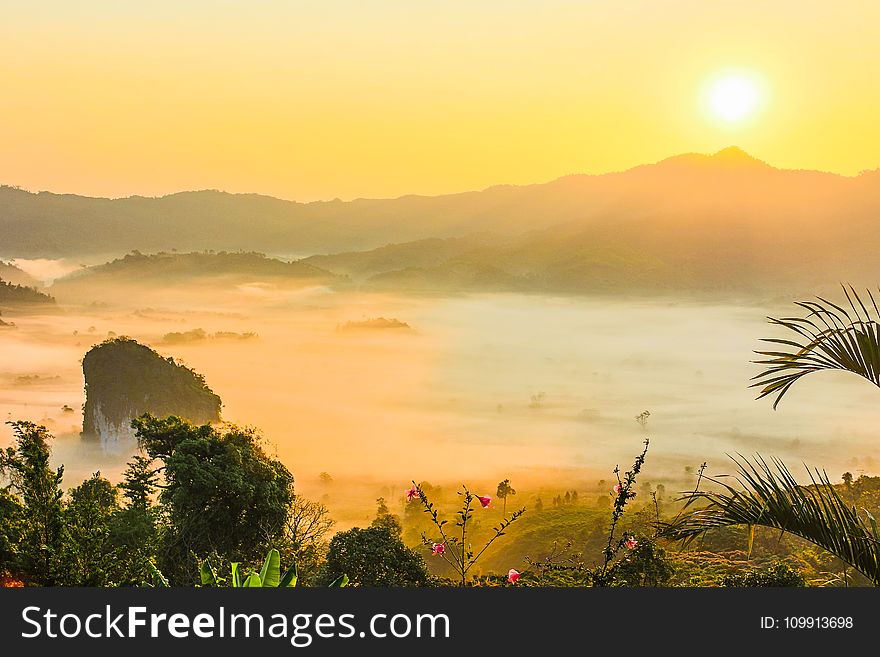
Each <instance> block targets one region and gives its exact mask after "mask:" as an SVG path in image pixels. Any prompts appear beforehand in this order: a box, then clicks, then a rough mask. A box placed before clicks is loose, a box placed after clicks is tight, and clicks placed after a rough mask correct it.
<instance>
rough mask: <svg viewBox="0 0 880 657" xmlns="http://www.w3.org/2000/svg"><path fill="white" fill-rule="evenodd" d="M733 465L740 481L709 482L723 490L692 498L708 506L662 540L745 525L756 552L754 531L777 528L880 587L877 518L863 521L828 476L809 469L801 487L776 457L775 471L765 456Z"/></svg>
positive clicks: (678, 522)
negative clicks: (849, 567)
mask: <svg viewBox="0 0 880 657" xmlns="http://www.w3.org/2000/svg"><path fill="white" fill-rule="evenodd" d="M734 463H735V465H736V471H737V474H736V475H734V476H733V480H734V482H735V483H734V484H729V483H727V482H726V481H724V480H722V479H720V478H715V479H710V481H712V482H714V483H715V484H717V485H718V486H720V487H721V492H702V491H695V492H693V493H691V494H689V495H688V498H687V499H688V504H689V505H690V504H697V503H706V506H705V507H704V508H700V509H697V510H695V511H691V512H689V513H685V514H683V515H681V516H680V517H678V518H676V519H674V520H673V521H672V522H670V523H667V524H666V525H665V526H664V528H663V530H662V532H661V533H662V535H663V536H666V537H668V538H672V539H674V540H681V541H684V542H685V543H688V542H692V541H693V540H694V539H695V538H697V537H699V536H702V535H704V534H705V533H706V532H708V531H709V530H713V529H717V528H720V527H729V526H732V525H746V526H748V527H749V528H750V531H749V546H750V548H751V544H752V542H753V538H754V529H753V528H754V527H756V526H764V527H772V528H774V529H778V530H780V531H782V532H783V533H786V532H787V533H791V534H795V535H796V536H800V537H801V538H804V539H806V540H807V541H809V542H811V543H814V544H815V545H817V546H819V547H821V548H823V549H825V550H827V551H828V552H830V553H832V554H834V555H835V556H837V557H838V558H839V559H841V560H842V561H843V562H844V563H847V564H849V565H850V566H852V567H853V568H855V569H856V570H858V571H859V572H861V573H862V574H864V575H865V577H867V578H868V579H870V580H871V581H872V582H874V584H875V585H880V536H878V533H877V526H876V522H875V521H874V517H873V515H872V514H871V513H870V512H868V511H867V510H864V513H865V517H864V518H863V517H862V516H861V515H860V514H859V513H858V511H857V510H856V508H855V507H853V506H850V505H848V504H847V503H846V502H845V501H844V499H843V498H842V497H841V495H840V493H839V492H838V491H837V489H836V488H835V487H834V486H833V485H832V484H831V482H830V481H829V480H828V478H827V476H826V475H825V474H824V473H821V472H819V471H818V470H816V471H810V470H808V471H807V472H808V475H809V477H810V482H811V484H810V485H809V486H801V485H800V484H798V483H797V481H796V480H795V479H794V477H793V476H792V475H791V473H790V472H789V470H788V468H786V466H785V464H784V463H782V462H781V461H779V460H777V459H774V460H773V466H772V467H771V466H770V465H768V464H767V462H765V461H764V460H763V459H761V458H760V457H758V458H756V459H755V461H750V460H748V459H744V458H741V459H734Z"/></svg>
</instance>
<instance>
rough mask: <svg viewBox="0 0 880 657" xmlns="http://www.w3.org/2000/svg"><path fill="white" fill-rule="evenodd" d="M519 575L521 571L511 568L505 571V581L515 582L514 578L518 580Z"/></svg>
mask: <svg viewBox="0 0 880 657" xmlns="http://www.w3.org/2000/svg"><path fill="white" fill-rule="evenodd" d="M520 577H522V573H521V572H519V571H518V570H515V569H513V568H511V569H510V570H508V571H507V581H508V582H510V583H511V584H516V580H518V579H519V578H520Z"/></svg>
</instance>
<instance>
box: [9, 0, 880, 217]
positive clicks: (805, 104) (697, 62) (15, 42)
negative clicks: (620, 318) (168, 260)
mask: <svg viewBox="0 0 880 657" xmlns="http://www.w3.org/2000/svg"><path fill="white" fill-rule="evenodd" d="M3 5H4V7H3V11H2V21H0V79H2V80H3V91H2V99H0V145H2V147H0V182H2V183H6V184H13V185H20V186H22V187H25V188H27V189H32V190H41V189H49V190H53V191H64V192H77V193H82V194H89V195H100V196H126V195H130V194H145V195H160V194H165V193H169V192H173V191H177V190H182V189H198V188H219V189H224V190H228V191H234V192H245V191H248V192H249V191H254V192H261V193H266V194H272V195H275V196H280V197H284V198H292V199H297V200H313V199H326V198H334V197H341V198H346V199H347V198H353V197H358V196H370V197H376V196H382V197H384V196H397V195H401V194H406V193H422V194H437V193H443V192H451V191H459V190H465V189H475V188H482V187H486V186H488V185H491V184H495V183H530V182H540V181H544V180H548V179H552V178H555V177H557V176H560V175H564V174H568V173H573V172H596V173H598V172H603V171H609V170H616V169H621V168H626V167H629V166H633V165H636V164H640V163H643V162H649V161H656V160H658V159H661V158H663V157H665V156H667V155H672V154H675V153H680V152H685V151H701V152H710V151H715V150H718V149H720V148H723V147H724V146H727V145H730V144H737V145H739V146H741V147H742V148H744V149H745V150H747V151H749V152H750V153H752V154H753V155H755V156H757V157H760V158H762V159H765V160H767V161H769V162H771V163H773V164H775V165H777V166H784V167H793V168H818V169H824V170H831V171H838V172H841V173H846V174H855V173H857V172H858V171H860V170H862V169H868V168H871V169H873V168H876V167H878V166H880V127H878V122H877V117H878V116H880V83H878V81H877V78H876V75H875V72H876V71H877V69H878V65H880V39H878V38H877V32H878V29H877V25H880V3H877V2H874V1H873V0H870V1H869V0H839V1H837V2H834V3H830V2H822V3H819V2H808V3H804V2H794V1H776V2H767V1H757V0H756V1H741V2H732V1H731V2H728V1H718V2H705V1H704V0H690V1H684V0H677V1H676V0H664V1H663V2H658V1H657V0H638V1H636V0H628V1H627V0H617V1H614V2H612V1H604V0H603V1H598V0H593V1H589V2H586V1H584V0H571V1H567V2H562V1H559V0H543V1H541V2H519V1H512V0H504V1H501V0H480V2H473V0H447V1H445V2H443V3H428V2H412V0H408V1H403V0H400V1H392V0H371V1H370V2H363V1H358V0H323V1H322V2H295V1H290V0H251V1H249V2H231V1H227V0H211V1H208V0H191V1H189V2H184V3H178V2H167V1H156V2H151V3H131V2H118V1H116V0H104V1H97V0H83V1H81V2H75V3H71V2H61V1H60V0H55V1H44V2H39V3H37V2H30V1H29V2H24V1H21V0H6V1H5V2H4V3H3ZM728 69H735V70H739V71H746V72H748V74H749V75H754V76H756V77H757V78H760V79H761V80H762V84H763V85H764V86H765V89H766V94H765V95H766V97H765V99H764V100H765V102H764V103H763V105H762V107H761V109H760V111H759V112H757V113H756V114H755V115H754V116H752V117H750V119H749V120H747V121H743V122H741V123H736V124H726V123H724V122H723V121H720V120H719V119H718V118H717V117H713V116H711V115H708V114H707V113H706V112H705V111H704V109H703V107H702V106H701V94H704V90H705V87H706V85H707V83H708V81H710V80H711V79H713V77H714V76H717V74H718V72H719V71H725V70H728Z"/></svg>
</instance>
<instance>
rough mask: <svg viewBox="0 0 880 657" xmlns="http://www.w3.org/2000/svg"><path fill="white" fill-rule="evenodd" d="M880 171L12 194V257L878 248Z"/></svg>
mask: <svg viewBox="0 0 880 657" xmlns="http://www.w3.org/2000/svg"><path fill="white" fill-rule="evenodd" d="M878 212H880V172H877V171H875V172H871V173H865V174H862V175H860V176H855V177H846V176H840V175H836V174H831V173H822V172H817V171H795V170H784V169H777V168H774V167H772V166H770V165H768V164H766V163H764V162H761V161H760V160H757V159H755V158H753V157H751V156H749V155H748V154H746V153H744V152H743V151H741V150H739V149H736V148H729V149H725V150H722V151H720V152H718V153H715V154H713V155H700V154H687V155H679V156H675V157H672V158H668V159H666V160H663V161H661V162H658V163H656V164H650V165H644V166H639V167H636V168H634V169H630V170H628V171H623V172H618V173H609V174H603V175H586V174H579V175H571V176H566V177H564V178H560V179H558V180H554V181H552V182H549V183H543V184H536V185H525V186H512V185H502V186H496V187H490V188H488V189H486V190H483V191H478V192H465V193H461V194H450V195H445V196H435V197H426V196H404V197H401V198H398V199H378V200H368V199H358V200H354V201H350V202H342V201H339V200H335V201H322V202H314V203H296V202H292V201H283V200H279V199H275V198H271V197H267V196H259V195H255V194H228V193H225V192H218V191H200V192H183V193H179V194H172V195H169V196H165V197H161V198H144V197H137V196H135V197H130V198H123V199H112V200H111V199H100V198H88V197H84V196H75V195H69V194H52V193H49V192H40V193H31V192H27V191H23V190H20V189H16V188H12V187H2V188H0V234H2V235H4V239H3V242H2V243H0V256H5V257H60V256H68V257H69V256H83V257H84V256H87V255H107V254H114V253H120V252H127V251H130V250H133V249H138V250H142V251H161V250H166V251H167V250H172V249H179V250H204V249H214V250H239V249H244V250H257V251H262V252H266V253H271V254H278V255H292V254H297V255H311V254H316V253H337V252H342V251H363V250H370V249H374V248H377V247H381V246H383V245H387V244H391V243H405V242H411V241H416V240H421V239H425V238H454V237H464V236H467V235H471V234H473V233H484V234H485V233H494V234H496V235H499V236H502V237H504V238H507V237H511V236H517V235H522V234H524V233H526V232H529V231H540V230H542V229H548V228H551V227H555V226H562V225H576V226H579V227H581V228H582V229H584V230H594V231H596V232H597V234H602V233H603V232H607V231H609V230H611V231H620V230H628V231H629V230H636V229H638V230H641V229H642V228H643V226H645V225H648V226H658V227H662V228H663V229H664V230H666V231H684V232H685V235H686V237H687V235H688V234H689V233H690V232H691V231H696V232H697V234H700V235H707V234H709V235H711V232H712V231H711V230H710V229H711V228H712V227H714V228H717V230H719V231H722V232H723V231H724V230H725V229H727V228H729V227H731V226H733V225H735V226H737V227H739V228H740V229H741V230H745V231H748V232H749V233H750V234H754V235H755V236H756V238H757V237H758V236H759V235H760V234H761V231H763V230H764V229H765V228H766V227H767V225H768V224H770V225H775V226H782V227H784V228H785V229H786V230H801V229H803V228H804V227H807V228H809V229H810V230H821V231H829V230H830V231H832V232H837V231H841V230H845V229H848V228H849V227H850V226H853V227H858V228H868V229H870V231H871V232H870V233H869V234H868V236H867V237H868V238H869V239H872V240H873V239H875V237H876V235H875V233H876V232H877V231H876V228H875V227H874V224H875V223H876V222H875V221H874V218H875V217H877V216H878Z"/></svg>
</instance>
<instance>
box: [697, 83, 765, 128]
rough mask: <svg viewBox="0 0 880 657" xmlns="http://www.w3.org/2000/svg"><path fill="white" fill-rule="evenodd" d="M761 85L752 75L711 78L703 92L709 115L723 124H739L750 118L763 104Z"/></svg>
mask: <svg viewBox="0 0 880 657" xmlns="http://www.w3.org/2000/svg"><path fill="white" fill-rule="evenodd" d="M764 96H765V94H764V91H763V89H762V84H761V82H760V81H759V80H758V78H757V77H756V76H754V75H750V74H747V73H726V74H722V75H719V76H717V77H715V78H713V79H712V80H711V81H710V82H709V83H708V85H707V87H706V91H705V103H706V106H707V109H708V111H709V113H710V114H711V115H712V116H713V117H715V118H716V119H720V120H721V121H724V122H725V123H730V124H734V123H740V122H742V121H745V120H746V119H748V118H750V117H752V116H753V115H754V114H756V113H757V111H758V110H759V109H760V108H761V105H762V104H763V102H764Z"/></svg>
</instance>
